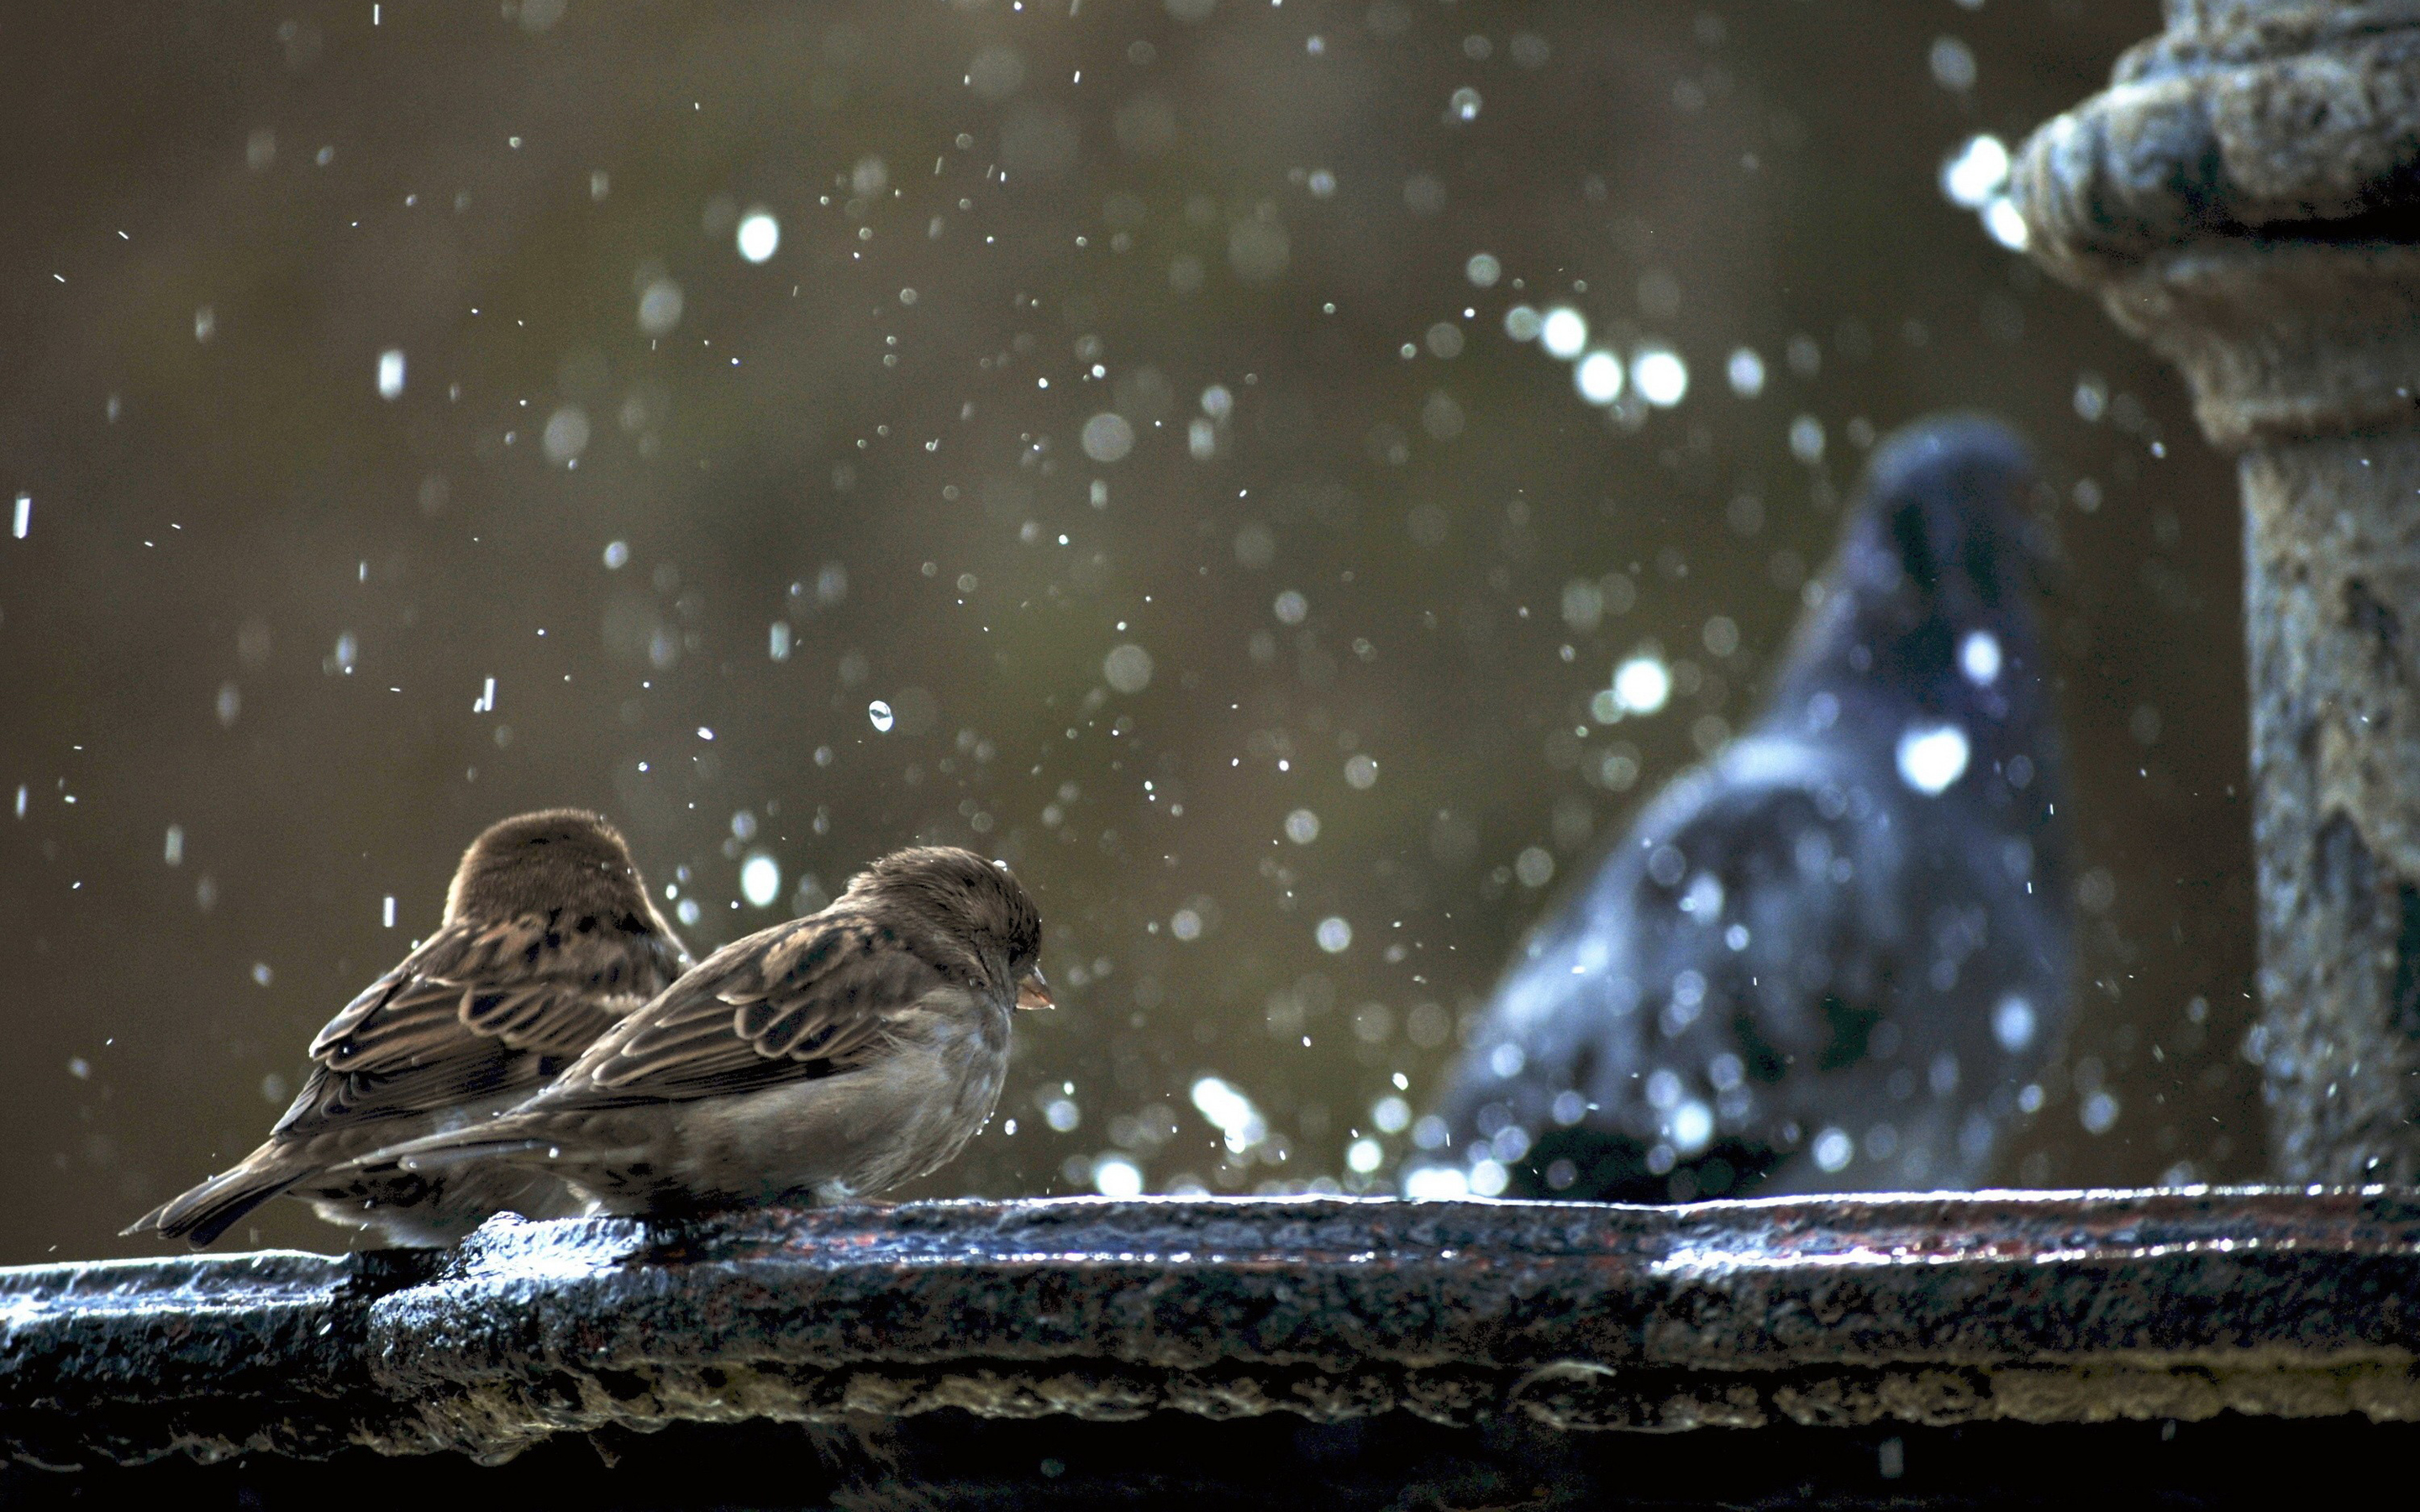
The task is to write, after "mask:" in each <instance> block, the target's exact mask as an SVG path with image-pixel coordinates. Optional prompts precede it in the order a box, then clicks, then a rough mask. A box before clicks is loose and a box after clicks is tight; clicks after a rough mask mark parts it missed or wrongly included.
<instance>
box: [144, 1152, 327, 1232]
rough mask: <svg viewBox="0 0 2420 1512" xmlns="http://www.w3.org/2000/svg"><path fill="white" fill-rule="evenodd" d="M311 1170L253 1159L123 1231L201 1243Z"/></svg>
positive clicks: (226, 1171)
mask: <svg viewBox="0 0 2420 1512" xmlns="http://www.w3.org/2000/svg"><path fill="white" fill-rule="evenodd" d="M309 1174H310V1172H309V1170H308V1169H307V1168H305V1167H301V1166H295V1165H280V1164H277V1163H274V1162H262V1163H261V1164H259V1165H255V1164H253V1162H251V1161H249V1160H247V1161H245V1162H244V1163H243V1164H242V1165H238V1166H236V1167H235V1168H234V1169H232V1170H225V1171H221V1172H220V1173H219V1174H218V1175H216V1176H213V1177H211V1178H210V1179H209V1180H207V1181H204V1182H203V1183H202V1184H201V1185H199V1186H196V1187H194V1189H193V1190H192V1191H190V1192H187V1193H185V1194H184V1195H183V1196H177V1197H171V1198H169V1199H168V1201H166V1202H164V1203H163V1204H162V1205H160V1206H159V1207H157V1208H154V1209H152V1210H151V1211H149V1212H147V1213H145V1214H144V1215H143V1216H142V1217H140V1218H137V1219H135V1220H134V1221H133V1222H132V1223H131V1224H129V1225H127V1226H126V1227H124V1228H122V1229H120V1230H119V1232H120V1233H122V1234H141V1233H158V1234H160V1235H161V1236H163V1238H167V1239H182V1240H186V1241H189V1242H191V1243H192V1244H193V1246H194V1248H195V1249H201V1248H204V1247H205V1246H207V1245H209V1243H210V1242H212V1241H213V1240H215V1239H217V1238H218V1237H219V1236H220V1235H221V1234H224V1233H225V1232H226V1231H227V1229H228V1228H229V1227H231V1226H233V1225H234V1224H235V1223H236V1221H237V1220H238V1219H240V1218H241V1217H243V1216H244V1214H246V1213H248V1212H250V1211H252V1210H253V1209H255V1208H257V1207H259V1206H260V1205H261V1204H262V1203H264V1202H266V1201H268V1200H269V1199H270V1198H271V1197H273V1196H277V1194H279V1193H280V1192H283V1191H285V1190H286V1189H287V1187H289V1186H291V1185H293V1184H294V1183H295V1182H296V1181H298V1180H301V1179H302V1178H303V1177H304V1176H307V1175H309Z"/></svg>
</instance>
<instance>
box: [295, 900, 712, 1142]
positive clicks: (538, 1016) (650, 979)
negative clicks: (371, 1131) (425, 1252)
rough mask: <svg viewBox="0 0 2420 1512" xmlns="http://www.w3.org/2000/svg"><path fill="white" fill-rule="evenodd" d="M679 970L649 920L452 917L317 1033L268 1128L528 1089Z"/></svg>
mask: <svg viewBox="0 0 2420 1512" xmlns="http://www.w3.org/2000/svg"><path fill="white" fill-rule="evenodd" d="M680 964H681V952H680V947H679V943H678V942H677V941H676V940H675V939H673V938H672V936H671V935H670V934H669V933H663V932H661V931H659V930H657V929H655V928H653V927H652V926H651V925H649V924H648V923H647V922H646V921H644V920H613V919H601V918H586V917H583V918H578V919H567V918H560V917H558V916H555V915H551V914H532V915H523V916H520V917H518V918H509V919H504V920H501V921H498V922H495V923H490V924H486V925H472V924H466V923H454V924H449V925H447V926H446V927H445V928H443V929H441V930H440V931H438V933H436V934H435V935H434V936H433V937H431V938H430V939H429V940H428V941H427V944H425V945H423V946H421V947H420V949H416V950H414V951H413V952H412V953H411V955H409V956H407V957H405V958H404V960H403V963H402V964H400V965H397V966H396V968H395V969H394V970H392V971H390V972H388V973H387V974H386V975H385V976H383V977H380V979H379V980H377V981H376V982H373V983H372V984H371V985H370V987H369V989H368V990H367V991H365V992H364V993H363V994H362V995H360V996H359V997H356V998H355V999H353V1001H352V1002H351V1003H349V1004H348V1005H347V1006H346V1007H345V1009H344V1010H343V1011H340V1012H339V1013H337V1015H336V1016H335V1017H334V1019H331V1020H330V1021H329V1022H328V1025H327V1026H326V1027H325V1028H323V1029H321V1030H320V1031H319V1033H318V1038H316V1039H314V1040H313V1041H311V1058H312V1059H313V1060H315V1061H316V1062H318V1065H317V1066H316V1067H314V1069H313V1072H312V1075H311V1076H310V1078H309V1080H308V1082H307V1083H306V1084H305V1086H304V1088H303V1089H302V1096H300V1097H298V1098H297V1099H296V1100H295V1103H294V1105H293V1106H292V1107H291V1108H289V1109H287V1113H286V1117H285V1118H284V1119H280V1120H279V1121H278V1124H277V1128H276V1131H275V1134H276V1135H290V1136H301V1135H306V1134H311V1133H313V1132H316V1131H317V1130H318V1128H321V1127H324V1126H326V1125H328V1124H331V1123H334V1122H335V1121H338V1120H340V1119H360V1118H376V1117H379V1116H380V1115H384V1114H395V1113H406V1112H426V1111H427V1110H429V1109H432V1108H438V1107H444V1106H447V1105H450V1104H453V1103H461V1102H464V1101H466V1100H469V1099H473V1098H478V1097H485V1096H491V1095H495V1094H498V1093H503V1092H508V1091H511V1090H514V1089H515V1088H520V1087H535V1086H536V1085H537V1084H538V1083H539V1082H541V1081H543V1080H545V1079H546V1077H547V1076H549V1075H551V1074H552V1073H553V1072H554V1070H555V1069H556V1068H558V1067H560V1066H561V1065H563V1064H566V1063H567V1062H569V1061H570V1060H572V1059H573V1058H574V1057H577V1056H578V1055H579V1054H580V1053H581V1052H582V1050H585V1049H586V1048H587V1047H588V1046H589V1045H590V1044H592V1043H594V1042H595V1041H597V1038H598V1037H599V1036H600V1035H602V1034H604V1032H605V1031H606V1030H608V1029H610V1028H612V1027H613V1026H614V1025H615V1024H616V1023H618V1022H619V1021H620V1019H621V1018H622V1016H623V1015H624V1014H625V1013H627V1012H628V1011H630V1010H631V1009H633V1008H636V1007H637V1006H638V1005H639V1004H641V1003H643V1002H644V1001H646V999H647V998H648V997H650V996H652V995H654V994H656V993H657V992H659V991H660V990H661V989H662V988H663V987H664V985H665V984H666V983H668V982H669V981H670V980H672V979H673V978H674V977H675V975H677V974H678V971H679V968H680ZM274 1136H275V1135H272V1137H274Z"/></svg>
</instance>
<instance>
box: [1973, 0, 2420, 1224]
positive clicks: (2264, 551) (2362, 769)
mask: <svg viewBox="0 0 2420 1512" xmlns="http://www.w3.org/2000/svg"><path fill="white" fill-rule="evenodd" d="M2168 14H2169V27H2168V30H2167V32H2166V33H2165V34H2164V35H2163V36H2161V37H2159V38H2156V39H2152V40H2151V41H2149V42H2147V43H2144V44H2143V45H2141V46H2139V47H2137V48H2135V49H2134V50H2133V51H2132V52H2131V53H2129V54H2127V55H2126V57H2125V58H2124V59H2122V60H2121V61H2120V62H2119V64H2118V69H2117V72H2116V77H2115V80H2114V82H2113V83H2112V85H2111V86H2110V87H2109V89H2108V90H2106V91H2105V92H2103V93H2102V94H2100V95H2097V96H2095V97H2094V98H2093V99H2091V100H2086V102H2085V103H2083V104H2082V105H2079V106H2077V107H2076V108H2075V109H2074V110H2072V111H2070V112H2069V113H2067V114H2066V115H2064V116H2059V117H2057V118H2056V119H2055V120H2053V121H2051V122H2049V123H2048V124H2046V125H2045V126H2043V127H2042V128H2041V129H2040V131H2036V132H2035V133H2034V135H2033V137H2032V139H2031V140H2030V141H2028V142H2027V143H2026V144H2025V146H2024V148H2023V150H2022V152H2021V153H2020V155H2019V161H2018V165H2017V170H2016V178H2015V182H2014V184H2013V185H2012V193H2013V194H2014V196H2015V199H2016V202H2017V205H2018V207H2019V208H2020V209H2021V210H2022V211H2023V213H2024V218H2025V222H2026V224H2027V227H2028V230H2029V232H2030V235H2031V245H2032V250H2033V252H2034V254H2035V255H2036V256H2037V257H2039V258H2040V260H2041V261H2042V262H2043V263H2044V264H2045V265H2046V266H2048V267H2049V268H2050V269H2051V270H2053V271H2055V272H2056V273H2058V274H2059V275H2060V276H2062V277H2064V278H2066V279H2068V280H2070V281H2071V282H2073V283H2075V284H2078V285H2082V286H2084V287H2086V288H2089V289H2092V290H2094V291H2096V292H2098V293H2099V294H2100V296H2101V298H2102V302H2103V304H2104V305H2105V306H2106V308H2107V309H2108V311H2109V313H2110V315H2111V316H2112V317H2113V318H2115V319H2116V320H2117V322H2118V324H2119V325H2120V326H2121V327H2123V328H2124V329H2126V330H2127V331H2129V332H2133V333H2134V334H2136V335H2138V336H2141V337H2143V338H2144V339H2146V340H2148V341H2149V342H2150V343H2151V344H2152V345H2153V346H2154V347H2156V348H2157V349H2158V350H2159V351H2160V352H2161V353H2162V354H2163V355H2164V356H2166V357H2167V358H2169V359H2170V360H2171V361H2173V362H2174V363H2177V365H2178V366H2179V367H2180V368H2181V369H2182V370H2183V372H2184V374H2185V376H2186V378H2188V380H2189V381H2190V382H2191V383H2192V385H2193V390H2194V396H2195V409H2196V412H2197V414H2198V416H2199V418H2200V421H2201V424H2202V428H2203V431H2204V432H2205V434H2207V435H2208V436H2209V438H2210V440H2211V441H2212V442H2213V443H2214V444H2216V445H2219V446H2221V447H2223V448H2226V449H2227V450H2230V451H2234V452H2237V453H2239V454H2241V471H2242V488H2243V498H2244V505H2245V510H2246V517H2247V526H2246V532H2245V541H2246V546H2245V557H2246V562H2245V596H2246V601H2245V617H2246V625H2247V628H2248V635H2249V640H2250V652H2251V656H2250V660H2251V675H2252V709H2253V730H2252V766H2253V772H2252V776H2253V780H2254V784H2255V789H2256V795H2255V806H2256V807H2255V812H2256V820H2255V833H2254V853H2255V856H2256V861H2257V867H2258V872H2259V879H2258V880H2259V918H2260V955H2261V963H2262V969H2261V995H2262V1004H2263V1021H2262V1024H2261V1026H2260V1029H2259V1031H2258V1038H2257V1041H2256V1042H2255V1046H2254V1048H2255V1050H2256V1051H2257V1054H2258V1055H2259V1056H2260V1057H2261V1059H2262V1063H2263V1065H2264V1067H2265V1070H2266V1080H2267V1091H2268V1095H2269V1099H2270V1104H2271V1117H2272V1130H2271V1134H2272V1149H2273V1157H2274V1160H2275V1164H2276V1167H2277V1170H2278V1172H2279V1174H2280V1175H2283V1176H2285V1177H2288V1178H2289V1179H2293V1180H2396V1181H2411V1180H2420V1124H2415V1123H2414V1121H2413V1116H2414V1114H2415V1112H2420V845H2415V843H2414V841H2413V835H2414V832H2415V826H2420V730H2415V728H2414V718H2415V717H2420V708H2415V707H2414V706H2413V702H2412V677H2413V674H2414V672H2415V671H2420V663H2414V662H2413V661H2412V654H2411V652H2410V650H2409V649H2408V648H2406V647H2405V646H2404V645H2403V644H2402V637H2403V627H2404V626H2405V625H2409V624H2413V623H2415V622H2420V549H2416V548H2420V540H2416V539H2415V536H2420V491H2415V484H2420V429H2415V428H2414V426H2415V424H2420V247H2415V246H2413V245H2412V242H2413V240H2414V237H2413V232H2414V230H2415V229H2420V214H2415V211H2416V210H2420V8H2414V7H2412V6H2411V5H2409V4H2328V3H2323V0H2285V3H2264V0H2200V3H2194V0H2176V3H2173V4H2171V6H2170V8H2169V13H2168Z"/></svg>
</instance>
